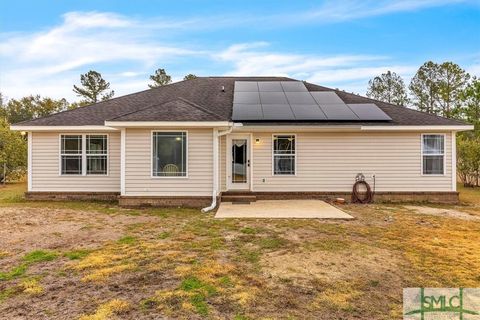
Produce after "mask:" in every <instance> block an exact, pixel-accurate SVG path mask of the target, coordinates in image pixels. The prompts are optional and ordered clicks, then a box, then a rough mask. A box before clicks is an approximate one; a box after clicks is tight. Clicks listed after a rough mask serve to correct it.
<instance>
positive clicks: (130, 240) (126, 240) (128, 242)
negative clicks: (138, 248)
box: [118, 236, 137, 245]
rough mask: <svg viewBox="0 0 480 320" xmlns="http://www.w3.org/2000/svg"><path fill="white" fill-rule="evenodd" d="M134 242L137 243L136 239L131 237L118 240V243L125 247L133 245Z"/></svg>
mask: <svg viewBox="0 0 480 320" xmlns="http://www.w3.org/2000/svg"><path fill="white" fill-rule="evenodd" d="M136 242H137V238H135V237H132V236H125V237H122V238H120V239H119V240H118V243H120V244H126V245H131V244H135V243H136Z"/></svg>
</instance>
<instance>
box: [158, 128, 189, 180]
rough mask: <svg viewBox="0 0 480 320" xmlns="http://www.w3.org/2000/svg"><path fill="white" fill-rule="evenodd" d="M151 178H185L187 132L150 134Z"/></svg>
mask: <svg viewBox="0 0 480 320" xmlns="http://www.w3.org/2000/svg"><path fill="white" fill-rule="evenodd" d="M152 176H153V177H186V176H187V132H185V131H172V132H166V131H154V132H153V133H152Z"/></svg>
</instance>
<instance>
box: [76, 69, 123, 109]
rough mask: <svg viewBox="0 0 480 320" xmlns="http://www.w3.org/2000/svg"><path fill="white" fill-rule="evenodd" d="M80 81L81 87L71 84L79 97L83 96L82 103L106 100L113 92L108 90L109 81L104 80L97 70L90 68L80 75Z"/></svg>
mask: <svg viewBox="0 0 480 320" xmlns="http://www.w3.org/2000/svg"><path fill="white" fill-rule="evenodd" d="M80 83H81V84H82V86H81V87H78V86H76V85H73V92H75V93H76V94H77V95H78V96H79V97H83V98H84V100H83V101H82V103H85V104H92V103H97V102H98V101H100V100H101V101H104V100H108V99H110V98H111V97H113V95H114V94H115V92H114V91H113V90H109V89H110V82H107V81H105V79H103V78H102V75H101V74H100V73H99V72H97V71H93V70H90V71H88V72H87V73H85V74H82V75H80ZM107 90H108V91H107Z"/></svg>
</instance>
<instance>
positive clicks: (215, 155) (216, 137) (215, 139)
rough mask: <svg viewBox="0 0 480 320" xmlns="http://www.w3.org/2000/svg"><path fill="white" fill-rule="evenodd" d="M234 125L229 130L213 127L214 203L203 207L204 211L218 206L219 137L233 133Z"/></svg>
mask: <svg viewBox="0 0 480 320" xmlns="http://www.w3.org/2000/svg"><path fill="white" fill-rule="evenodd" d="M232 130H233V126H231V127H229V128H228V129H227V130H225V131H222V132H218V129H217V128H214V129H213V191H212V204H211V205H210V206H208V207H205V208H203V209H202V212H203V213H207V212H209V211H211V210H213V209H215V208H216V207H217V196H218V144H219V138H220V137H221V136H224V135H226V134H229V133H231V132H232Z"/></svg>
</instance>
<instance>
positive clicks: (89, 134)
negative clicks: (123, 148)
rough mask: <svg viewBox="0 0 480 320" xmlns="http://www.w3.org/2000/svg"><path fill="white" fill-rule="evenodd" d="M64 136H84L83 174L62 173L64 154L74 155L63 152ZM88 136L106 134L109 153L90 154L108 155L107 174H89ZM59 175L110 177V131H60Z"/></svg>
mask: <svg viewBox="0 0 480 320" xmlns="http://www.w3.org/2000/svg"><path fill="white" fill-rule="evenodd" d="M62 136H81V137H82V153H81V156H82V174H68V173H66V174H64V173H62V156H65V155H72V154H63V153H62ZM87 136H106V138H107V153H106V154H89V155H98V156H103V155H106V156H107V170H106V173H105V174H92V173H90V174H87ZM58 154H59V160H58V175H59V176H62V177H85V176H93V177H108V176H109V172H110V155H109V154H110V136H109V134H108V133H104V132H100V133H78V132H71V133H60V134H59V135H58Z"/></svg>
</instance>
